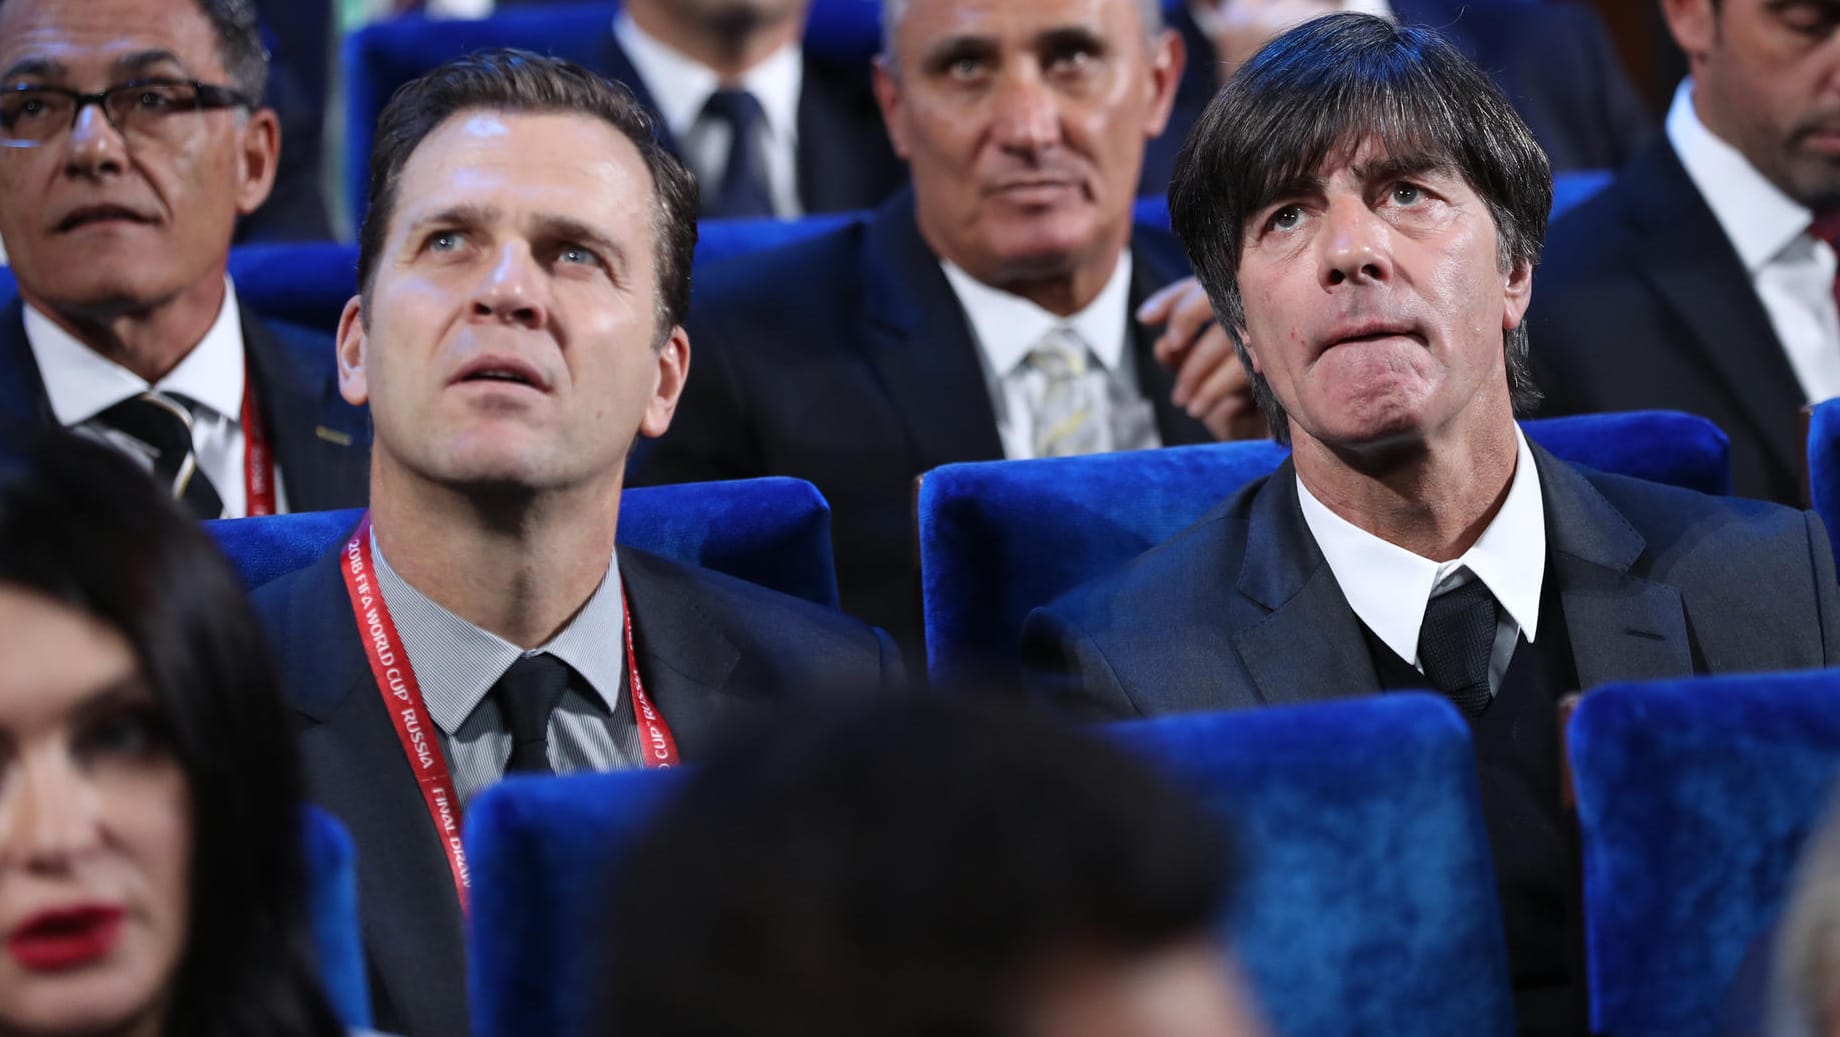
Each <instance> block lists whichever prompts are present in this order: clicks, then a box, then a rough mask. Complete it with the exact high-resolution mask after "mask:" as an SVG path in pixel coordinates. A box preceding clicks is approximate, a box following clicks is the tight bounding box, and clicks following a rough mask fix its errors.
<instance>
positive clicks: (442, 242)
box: [428, 230, 460, 252]
mask: <svg viewBox="0 0 1840 1037" xmlns="http://www.w3.org/2000/svg"><path fill="white" fill-rule="evenodd" d="M459 247H460V235H459V233H458V232H456V231H451V230H443V231H436V232H435V233H433V234H430V235H428V250H429V251H430V252H452V251H453V250H454V249H457V248H459Z"/></svg>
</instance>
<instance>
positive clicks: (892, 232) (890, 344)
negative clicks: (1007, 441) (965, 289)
mask: <svg viewBox="0 0 1840 1037" xmlns="http://www.w3.org/2000/svg"><path fill="white" fill-rule="evenodd" d="M863 263H864V266H865V270H864V272H863V295H864V298H863V318H862V319H863V322H864V324H865V327H864V336H863V339H864V342H865V348H866V349H867V350H868V360H869V363H870V364H871V365H873V366H874V368H875V371H876V374H877V375H878V376H879V377H880V379H881V383H882V388H883V390H884V391H885V392H886V393H887V394H888V398H889V400H890V402H891V403H893V405H894V409H895V411H896V413H898V414H899V415H900V418H901V422H902V424H903V425H904V426H905V427H906V428H907V431H908V435H909V437H910V439H911V441H912V443H913V446H914V452H915V455H916V460H917V461H918V464H919V468H920V469H921V470H926V469H929V468H934V467H937V466H938V465H942V464H948V463H951V462H954V461H994V460H1000V459H1001V458H1002V457H1003V443H1002V440H1001V439H1000V438H999V437H998V435H997V415H996V411H995V410H994V409H993V408H992V406H991V402H990V390H989V387H988V386H987V385H986V384H985V381H984V370H983V367H982V366H981V362H980V360H979V357H978V350H977V345H976V343H974V342H973V341H972V339H971V327H970V321H969V320H967V319H966V317H965V313H964V310H963V309H962V308H961V307H960V306H959V303H958V297H957V296H956V295H954V294H953V293H952V286H951V285H950V284H949V283H948V282H947V281H946V275H945V272H944V271H942V270H941V269H940V268H939V259H938V258H937V257H936V256H934V254H933V251H932V249H930V248H928V247H927V244H926V241H925V240H924V239H922V238H921V237H920V228H919V225H918V224H916V223H915V221H914V194H913V190H912V189H911V188H908V189H904V190H902V191H900V192H899V193H898V194H896V195H895V197H894V198H892V199H890V200H889V201H888V202H887V203H886V204H884V205H883V206H882V207H881V208H880V209H877V210H876V212H875V217H874V219H872V220H870V222H869V225H868V227H867V229H866V230H865V231H864V241H863Z"/></svg>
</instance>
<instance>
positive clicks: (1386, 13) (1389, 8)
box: [1188, 0, 1398, 61]
mask: <svg viewBox="0 0 1840 1037" xmlns="http://www.w3.org/2000/svg"><path fill="white" fill-rule="evenodd" d="M1223 6H1225V5H1224V4H1216V3H1214V2H1210V0H1189V4H1188V13H1189V15H1190V17H1192V18H1194V19H1195V24H1196V25H1197V26H1199V27H1200V29H1201V31H1202V33H1203V34H1204V35H1207V36H1219V35H1220V33H1221V32H1222V30H1223V26H1222V24H1221V23H1222V21H1223V18H1222V16H1221V13H1220V8H1221V7H1223ZM1336 10H1337V12H1338V13H1343V14H1371V15H1373V16H1374V17H1376V18H1385V19H1386V20H1387V21H1389V22H1392V21H1398V18H1397V17H1396V16H1395V15H1394V14H1393V5H1392V4H1391V3H1388V2H1387V0H1342V6H1341V7H1339V8H1337V9H1336ZM1310 17H1313V16H1304V17H1302V18H1300V19H1299V22H1304V21H1308V20H1309V19H1310ZM1189 60H1190V61H1199V60H1200V57H1199V56H1198V55H1192V54H1191V55H1190V56H1189Z"/></svg>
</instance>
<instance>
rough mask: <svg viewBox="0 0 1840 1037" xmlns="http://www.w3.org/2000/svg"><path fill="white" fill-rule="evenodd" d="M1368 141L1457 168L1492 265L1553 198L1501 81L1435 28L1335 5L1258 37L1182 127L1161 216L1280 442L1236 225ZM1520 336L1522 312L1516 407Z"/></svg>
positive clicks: (1531, 234)
mask: <svg viewBox="0 0 1840 1037" xmlns="http://www.w3.org/2000/svg"><path fill="white" fill-rule="evenodd" d="M1369 142H1372V143H1374V144H1376V145H1378V146H1379V147H1380V148H1381V149H1382V150H1383V151H1384V152H1385V153H1386V154H1387V155H1389V156H1392V157H1394V158H1401V159H1410V160H1413V161H1414V162H1424V163H1428V164H1431V165H1435V166H1442V167H1444V168H1447V169H1450V170H1452V171H1454V172H1455V173H1456V174H1457V175H1459V176H1461V177H1462V178H1463V179H1464V181H1465V182H1467V183H1468V184H1469V186H1470V189H1471V190H1474V191H1475V192H1476V193H1477V194H1478V195H1480V196H1481V197H1482V200H1483V202H1484V203H1486V204H1487V205H1488V209H1489V215H1490V216H1492V217H1493V218H1494V221H1495V231H1496V234H1497V236H1498V238H1499V240H1500V243H1501V250H1500V257H1499V259H1500V263H1501V268H1502V270H1503V272H1506V271H1508V270H1510V269H1512V268H1513V266H1514V265H1515V264H1518V263H1526V264H1527V265H1528V266H1529V267H1532V266H1533V265H1534V264H1536V263H1538V262H1539V258H1540V245H1541V243H1542V242H1544V241H1545V238H1546V220H1547V216H1548V214H1549V213H1550V211H1551V210H1552V171H1551V168H1550V167H1549V165H1548V163H1547V161H1546V153H1545V152H1544V151H1541V150H1540V146H1539V144H1538V143H1536V142H1535V141H1534V139H1533V134H1532V133H1531V132H1530V131H1529V130H1528V129H1527V124H1526V123H1524V122H1522V121H1521V117H1520V115H1519V114H1518V113H1516V112H1515V110H1514V106H1513V105H1512V104H1510V103H1509V102H1508V98H1507V96H1506V95H1504V94H1503V93H1502V92H1501V88H1500V87H1498V86H1496V85H1495V84H1494V82H1493V81H1491V80H1490V79H1489V77H1488V76H1487V75H1485V74H1484V73H1483V71H1482V70H1481V69H1479V68H1477V67H1476V65H1475V63H1474V62H1472V61H1470V60H1469V59H1468V58H1466V57H1464V56H1463V54H1462V53H1461V52H1459V51H1458V50H1457V49H1456V48H1455V47H1452V46H1451V45H1450V44H1449V43H1447V42H1445V40H1444V38H1443V37H1441V36H1439V35H1438V34H1437V33H1436V32H1434V31H1432V30H1430V29H1423V28H1417V27H1414V26H1407V25H1395V24H1393V23H1392V22H1389V21H1387V20H1385V19H1383V18H1376V17H1373V16H1372V15H1365V14H1335V15H1328V16H1325V17H1322V18H1317V19H1313V20H1311V21H1309V22H1306V23H1304V24H1302V25H1299V26H1298V27H1296V28H1294V29H1292V30H1290V31H1289V32H1286V33H1284V34H1283V35H1281V36H1279V37H1278V38H1276V39H1274V40H1272V41H1271V42H1270V43H1267V44H1266V45H1265V46H1264V47H1263V48H1262V49H1260V50H1259V52H1258V53H1257V54H1255V55H1253V57H1252V59H1251V60H1250V61H1248V62H1246V63H1245V64H1244V65H1242V66H1241V67H1240V69H1239V71H1237V72H1235V73H1234V75H1233V78H1232V79H1230V80H1228V81H1227V84H1226V86H1224V87H1222V88H1221V90H1220V92H1219V93H1218V94H1216V95H1214V99H1213V100H1212V101H1210V102H1209V103H1208V106H1207V109H1206V111H1204V112H1203V113H1202V115H1201V118H1200V119H1198V120H1196V122H1195V127H1194V129H1193V130H1191V131H1190V132H1189V135H1188V140H1187V141H1186V142H1185V143H1184V144H1183V145H1182V151H1181V153H1180V154H1179V155H1178V156H1177V158H1176V168H1175V173H1174V176H1173V177H1172V178H1171V180H1170V184H1169V218H1170V225H1171V227H1172V228H1173V229H1174V230H1175V232H1176V236H1177V237H1179V238H1181V239H1182V245H1183V247H1184V248H1186V249H1187V250H1188V258H1189V262H1190V263H1192V264H1193V265H1194V269H1195V276H1196V278H1197V279H1199V280H1200V282H1201V287H1202V288H1204V289H1206V290H1207V293H1208V298H1209V299H1211V300H1212V301H1213V303H1214V311H1215V315H1216V316H1218V317H1219V318H1220V323H1221V326H1222V327H1224V328H1226V330H1227V333H1228V334H1229V335H1230V336H1232V338H1233V343H1234V345H1235V346H1236V347H1237V348H1238V351H1239V357H1240V362H1241V363H1242V364H1244V365H1245V368H1246V370H1247V371H1248V372H1251V373H1252V391H1253V396H1254V398H1256V399H1257V400H1258V404H1259V409H1260V410H1262V411H1264V413H1265V417H1266V419H1267V420H1268V421H1269V422H1270V423H1271V427H1272V433H1273V434H1274V435H1275V436H1277V438H1278V439H1279V440H1280V441H1284V440H1288V439H1289V438H1290V430H1289V425H1288V422H1287V419H1286V417H1285V413H1284V408H1283V406H1282V405H1280V404H1279V402H1278V400H1277V397H1275V396H1273V395H1272V392H1271V386H1270V385H1269V384H1267V382H1266V381H1265V379H1264V377H1263V376H1261V375H1259V374H1258V373H1256V372H1253V371H1252V360H1251V358H1250V357H1249V356H1247V354H1246V346H1245V342H1244V341H1243V335H1242V332H1243V331H1244V330H1245V326H1246V309H1245V300H1244V299H1243V297H1242V296H1241V295H1240V290H1239V261H1240V253H1241V251H1242V242H1243V241H1244V240H1245V233H1246V226H1247V223H1248V222H1249V221H1251V220H1252V218H1253V217H1255V216H1256V215H1258V213H1259V212H1260V211H1261V210H1263V209H1264V208H1265V207H1266V206H1268V205H1270V204H1271V203H1272V202H1273V201H1274V200H1275V199H1276V198H1277V197H1278V196H1279V195H1280V194H1282V193H1284V192H1285V191H1287V190H1289V189H1291V188H1292V187H1294V185H1296V184H1297V183H1298V182H1299V181H1301V180H1304V179H1306V178H1308V177H1311V176H1314V175H1315V174H1316V172H1317V170H1319V169H1320V168H1321V167H1322V166H1323V164H1324V162H1326V161H1328V160H1330V159H1347V158H1351V157H1353V155H1354V153H1355V151H1356V149H1358V148H1359V147H1360V146H1361V145H1362V144H1365V143H1369ZM1527 342H1528V340H1527V328H1526V325H1525V324H1523V325H1521V326H1520V327H1517V328H1515V329H1514V330H1513V331H1510V332H1508V333H1507V334H1506V336H1505V338H1504V341H1503V349H1504V350H1505V352H1506V355H1507V366H1508V388H1509V392H1510V394H1511V396H1512V398H1513V401H1514V408H1515V410H1516V411H1518V412H1525V411H1527V410H1528V409H1530V408H1531V407H1532V406H1533V405H1534V404H1535V403H1538V402H1539V398H1540V394H1539V389H1538V388H1537V387H1536V386H1535V384H1534V381H1533V374H1532V371H1531V370H1530V369H1529V367H1528V362H1527Z"/></svg>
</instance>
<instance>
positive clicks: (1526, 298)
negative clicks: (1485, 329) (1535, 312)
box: [1501, 259, 1533, 331]
mask: <svg viewBox="0 0 1840 1037" xmlns="http://www.w3.org/2000/svg"><path fill="white" fill-rule="evenodd" d="M1502 301H1503V303H1504V305H1503V307H1502V316H1501V330H1503V331H1513V330H1514V329H1515V328H1518V327H1520V326H1521V318H1522V317H1525V316H1526V315H1527V304H1528V303H1530V302H1532V301H1533V264H1532V263H1530V262H1528V261H1527V260H1525V259H1517V260H1515V261H1514V267H1513V268H1512V269H1510V270H1509V271H1508V273H1507V274H1506V276H1505V280H1504V282H1503V286H1502Z"/></svg>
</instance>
